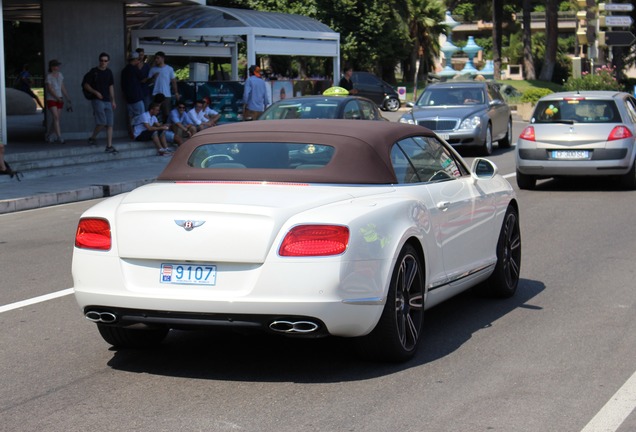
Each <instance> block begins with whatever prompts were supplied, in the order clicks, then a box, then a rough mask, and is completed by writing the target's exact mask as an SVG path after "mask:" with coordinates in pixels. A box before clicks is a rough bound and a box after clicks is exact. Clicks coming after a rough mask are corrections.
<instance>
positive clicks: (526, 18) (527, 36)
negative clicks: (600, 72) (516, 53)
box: [523, 0, 594, 80]
mask: <svg viewBox="0 0 636 432" xmlns="http://www.w3.org/2000/svg"><path fill="white" fill-rule="evenodd" d="M591 1H594V0H591ZM531 8H532V0H523V70H524V71H525V78H526V79H527V80H533V79H536V78H537V75H536V72H535V70H534V59H533V58H532V28H531V25H532V18H531V15H530V12H531Z"/></svg>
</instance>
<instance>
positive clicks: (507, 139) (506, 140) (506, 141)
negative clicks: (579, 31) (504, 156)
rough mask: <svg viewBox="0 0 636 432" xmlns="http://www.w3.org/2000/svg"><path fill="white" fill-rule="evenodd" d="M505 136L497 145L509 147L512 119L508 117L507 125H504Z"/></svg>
mask: <svg viewBox="0 0 636 432" xmlns="http://www.w3.org/2000/svg"><path fill="white" fill-rule="evenodd" d="M506 127H507V129H506V136H505V137H503V139H502V140H501V141H499V147H501V148H509V147H510V146H511V145H512V119H508V126H506Z"/></svg>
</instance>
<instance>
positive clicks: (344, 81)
mask: <svg viewBox="0 0 636 432" xmlns="http://www.w3.org/2000/svg"><path fill="white" fill-rule="evenodd" d="M343 72H344V73H343V74H342V78H341V79H340V83H338V87H342V88H343V89H345V90H348V91H349V94H352V95H354V94H356V93H358V90H357V89H355V88H353V81H351V76H352V75H353V68H352V67H351V66H347V67H345V69H344V71H343Z"/></svg>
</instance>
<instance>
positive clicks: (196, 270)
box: [160, 263, 216, 285]
mask: <svg viewBox="0 0 636 432" xmlns="http://www.w3.org/2000/svg"><path fill="white" fill-rule="evenodd" d="M160 281H161V283H165V284H177V285H216V266H215V265H196V264H173V263H164V264H161V276H160Z"/></svg>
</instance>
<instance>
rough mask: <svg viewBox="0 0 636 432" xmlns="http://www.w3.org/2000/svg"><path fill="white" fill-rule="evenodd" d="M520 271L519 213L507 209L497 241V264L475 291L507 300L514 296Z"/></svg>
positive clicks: (509, 208)
mask: <svg viewBox="0 0 636 432" xmlns="http://www.w3.org/2000/svg"><path fill="white" fill-rule="evenodd" d="M520 271H521V230H520V229H519V213H518V212H517V210H516V209H515V208H514V207H512V206H511V207H508V210H507V211H506V215H505V216H504V220H503V224H502V225H501V231H500V233H499V240H498V241H497V264H496V265H495V271H494V272H493V273H492V275H490V277H489V278H488V279H487V280H486V281H485V282H483V283H482V284H481V285H479V286H478V287H477V288H476V289H477V291H478V292H479V293H480V294H482V295H487V296H491V297H500V298H507V297H511V296H512V295H514V293H515V291H516V290H517V285H518V284H519V274H520Z"/></svg>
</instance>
